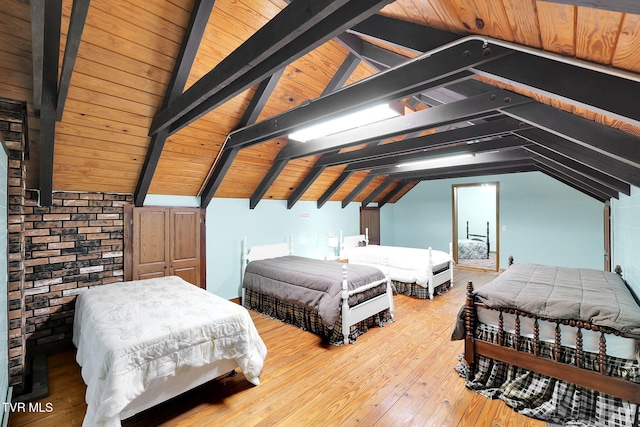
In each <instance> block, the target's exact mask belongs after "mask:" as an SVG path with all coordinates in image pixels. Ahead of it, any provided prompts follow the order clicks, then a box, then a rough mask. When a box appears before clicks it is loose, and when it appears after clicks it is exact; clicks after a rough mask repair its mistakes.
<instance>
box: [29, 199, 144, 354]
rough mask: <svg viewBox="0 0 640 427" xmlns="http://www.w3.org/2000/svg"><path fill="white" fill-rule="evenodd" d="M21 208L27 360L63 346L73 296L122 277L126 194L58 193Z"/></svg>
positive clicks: (70, 322) (68, 335) (68, 334)
mask: <svg viewBox="0 0 640 427" xmlns="http://www.w3.org/2000/svg"><path fill="white" fill-rule="evenodd" d="M36 196H37V193H35V192H29V191H28V192H27V194H26V197H25V206H24V214H23V215H24V247H25V256H24V288H23V289H24V291H23V294H24V308H23V310H22V316H23V318H24V326H23V328H24V330H23V335H24V342H25V343H26V350H27V356H28V355H29V354H30V353H31V352H33V354H35V353H36V352H38V351H42V349H43V348H48V347H50V346H51V344H60V345H62V344H68V343H70V341H71V336H72V332H73V331H72V329H73V314H74V301H75V295H76V294H77V293H78V291H79V290H80V289H81V288H83V287H87V286H96V285H102V284H106V283H112V282H120V281H122V280H123V276H124V258H123V255H124V205H125V204H126V203H131V201H132V196H131V195H121V194H104V193H72V192H59V193H54V194H53V206H51V207H41V206H38V204H37V199H36Z"/></svg>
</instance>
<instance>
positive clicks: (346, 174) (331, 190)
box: [317, 172, 353, 209]
mask: <svg viewBox="0 0 640 427" xmlns="http://www.w3.org/2000/svg"><path fill="white" fill-rule="evenodd" d="M352 174H353V172H342V173H341V174H340V176H339V177H338V179H336V180H335V181H333V183H332V184H331V185H330V186H329V188H327V190H326V191H325V192H324V193H322V196H320V197H319V198H318V203H317V205H318V209H320V208H321V207H322V206H324V204H325V203H327V202H328V201H329V199H330V198H331V196H333V195H334V194H335V193H336V191H338V189H339V188H340V187H341V186H342V184H344V183H345V181H346V180H347V179H349V177H350V176H351V175H352Z"/></svg>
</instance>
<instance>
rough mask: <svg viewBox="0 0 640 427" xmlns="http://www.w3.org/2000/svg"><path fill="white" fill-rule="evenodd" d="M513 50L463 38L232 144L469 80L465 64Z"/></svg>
mask: <svg viewBox="0 0 640 427" xmlns="http://www.w3.org/2000/svg"><path fill="white" fill-rule="evenodd" d="M510 52H511V51H510V50H509V49H506V48H503V47H500V46H492V47H491V48H490V49H489V50H485V49H484V48H483V44H482V43H481V42H480V41H479V40H469V41H465V42H461V43H460V44H458V45H455V46H452V47H450V48H448V49H446V50H444V51H438V52H435V53H433V54H431V55H430V56H424V57H422V58H421V59H417V60H414V61H410V62H406V63H404V64H402V65H400V66H398V67H396V68H392V69H389V70H387V71H385V72H382V73H379V74H377V75H375V76H373V77H371V78H369V79H365V80H363V81H360V82H359V83H356V84H353V85H350V86H348V87H346V88H344V89H342V90H339V91H337V92H335V93H333V94H331V95H329V96H324V97H322V98H318V99H315V100H313V101H311V102H309V103H308V104H305V105H302V106H300V107H297V108H295V109H292V110H289V111H287V112H285V113H282V114H280V115H278V116H275V117H273V118H271V119H268V120H264V121H262V122H260V123H257V124H255V125H253V126H248V127H246V128H244V129H240V130H238V131H235V132H232V133H231V134H230V135H229V136H228V140H227V146H229V147H231V146H242V147H247V146H251V145H254V144H258V143H261V142H265V141H269V140H271V139H274V138H278V137H281V136H284V135H287V134H288V133H290V132H291V131H293V130H295V129H296V128H301V127H304V126H306V125H309V124H312V123H314V122H315V123H317V122H320V121H321V120H325V119H327V118H330V117H336V116H339V115H341V114H344V113H345V112H346V111H349V110H352V109H355V108H361V107H364V106H367V105H370V104H373V103H376V102H386V101H393V100H396V99H399V98H402V97H404V96H408V95H411V94H414V93H416V92H420V91H423V90H426V88H428V87H440V86H444V85H447V84H451V83H453V82H455V81H459V80H465V79H468V78H470V77H472V76H473V74H470V73H467V72H466V71H465V70H466V68H468V67H471V66H474V65H478V64H479V63H481V62H485V61H491V60H493V59H495V58H498V57H500V56H502V55H507V54H509V53H510ZM459 73H463V74H459Z"/></svg>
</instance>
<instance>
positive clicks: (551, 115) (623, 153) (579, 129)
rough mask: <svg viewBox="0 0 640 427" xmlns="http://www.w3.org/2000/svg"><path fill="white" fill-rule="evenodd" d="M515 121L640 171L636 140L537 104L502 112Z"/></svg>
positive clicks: (639, 157)
mask: <svg viewBox="0 0 640 427" xmlns="http://www.w3.org/2000/svg"><path fill="white" fill-rule="evenodd" d="M503 112H504V113H505V114H507V115H509V116H511V117H513V118H515V119H518V120H522V121H524V122H526V123H530V124H532V125H533V126H535V127H537V128H539V129H543V130H545V131H547V132H550V133H553V134H555V135H558V136H560V137H562V138H565V139H567V140H569V141H572V142H574V143H576V144H578V146H579V147H582V149H589V150H595V151H598V152H601V153H603V154H605V155H607V156H609V157H611V158H615V159H619V160H623V159H624V161H626V162H627V163H629V164H632V165H634V166H635V167H637V168H640V150H638V147H639V146H640V137H637V136H635V135H632V134H630V133H626V132H623V131H621V130H618V129H615V128H612V127H610V126H605V125H603V124H600V123H598V122H595V121H593V120H588V119H585V118H582V117H580V116H577V115H575V114H571V113H568V112H566V111H562V110H559V109H557V108H554V107H551V106H550V105H546V104H542V103H540V102H532V103H529V104H528V105H519V106H513V107H508V108H505V109H503Z"/></svg>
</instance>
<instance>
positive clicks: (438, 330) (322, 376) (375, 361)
mask: <svg viewBox="0 0 640 427" xmlns="http://www.w3.org/2000/svg"><path fill="white" fill-rule="evenodd" d="M495 275H496V273H481V272H473V271H469V270H462V269H459V270H456V279H455V284H454V287H453V288H451V289H450V290H449V291H448V292H447V293H445V294H443V295H440V296H437V297H436V298H435V299H434V300H432V301H430V300H419V299H416V298H412V297H407V296H404V295H397V296H396V297H395V307H396V321H395V322H393V323H389V324H387V325H385V326H384V327H383V328H373V329H370V330H369V331H368V332H367V333H366V334H364V335H363V336H361V337H359V338H358V341H357V343H356V344H353V345H347V346H340V347H335V346H326V345H323V344H322V342H321V340H320V339H319V338H318V337H316V336H315V335H313V334H311V333H309V332H305V331H302V330H300V329H298V328H296V327H293V326H290V325H286V324H284V323H282V322H279V321H276V320H271V319H268V318H266V317H263V316H261V315H260V314H258V313H255V312H251V315H252V318H253V320H254V322H255V324H256V327H257V328H258V331H259V332H260V335H261V336H262V339H263V340H264V342H265V344H266V345H267V348H268V352H269V353H268V355H267V359H266V361H265V366H264V369H263V371H262V374H261V376H260V381H261V384H260V385H259V386H257V387H256V386H252V385H251V384H250V383H248V382H247V381H246V380H245V378H244V376H243V375H242V373H239V374H238V375H237V376H235V377H233V378H226V379H217V380H214V381H212V382H210V383H207V384H205V385H204V386H201V387H199V388H197V389H195V390H192V391H191V392H188V393H186V394H184V395H182V396H179V397H178V398H176V399H174V400H172V401H170V402H167V403H164V404H162V405H159V406H158V407H156V408H153V409H151V410H149V411H146V412H145V413H142V414H138V415H136V416H135V417H133V418H130V419H128V420H125V421H123V426H124V427H133V426H145V427H149V426H183V427H184V426H212V425H216V426H223V425H224V426H236V425H237V426H248V425H260V426H268V425H279V426H289V425H291V426H313V425H323V426H352V425H362V426H373V425H375V426H494V427H498V426H504V427H506V426H521V427H544V426H545V423H544V422H543V421H539V420H534V419H531V418H527V417H525V416H523V415H520V414H518V413H516V412H514V411H513V410H511V409H510V408H509V407H507V406H506V405H505V404H504V403H503V402H502V401H499V400H498V401H492V400H489V399H486V398H485V397H483V396H481V395H479V394H477V393H475V392H472V391H470V390H467V389H466V388H465V386H464V381H463V380H462V379H461V378H460V377H458V374H457V373H456V371H455V370H454V366H455V365H456V363H457V361H458V355H459V354H460V353H461V352H462V348H463V343H462V341H450V339H449V337H450V335H451V331H452V329H453V323H454V320H455V316H456V313H457V311H458V309H459V308H460V306H461V305H462V304H463V302H464V293H465V287H464V285H465V284H466V283H467V281H469V280H472V281H473V282H474V285H475V286H476V287H477V286H480V285H481V284H484V283H486V282H487V281H489V280H490V279H492V278H493V277H494V276H495ZM74 357H75V353H74V352H73V351H70V352H65V353H60V354H56V355H52V356H50V357H49V389H50V395H49V396H48V397H47V398H45V399H43V400H42V401H41V403H42V407H43V408H45V407H46V406H45V405H47V404H50V405H49V407H51V408H52V411H51V412H48V413H47V412H15V413H13V414H12V415H11V417H10V419H9V425H10V426H16V427H17V426H62V425H64V426H80V425H81V424H82V419H83V417H84V413H85V410H86V405H85V403H84V392H85V386H84V383H83V382H82V378H81V377H80V368H79V367H78V365H77V364H76V362H75V359H74Z"/></svg>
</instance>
